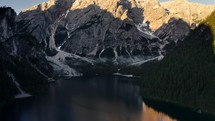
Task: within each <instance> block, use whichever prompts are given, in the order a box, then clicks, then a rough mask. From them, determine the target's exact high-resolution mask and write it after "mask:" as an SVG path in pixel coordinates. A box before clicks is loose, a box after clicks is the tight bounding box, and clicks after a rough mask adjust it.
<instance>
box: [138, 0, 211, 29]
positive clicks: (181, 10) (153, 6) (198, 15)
mask: <svg viewBox="0 0 215 121" xmlns="http://www.w3.org/2000/svg"><path fill="white" fill-rule="evenodd" d="M141 3H142V4H143V6H144V18H145V19H144V20H145V21H149V22H150V28H151V29H152V30H157V29H158V28H160V27H161V26H162V25H163V24H165V23H167V22H168V21H169V20H170V19H171V18H177V19H183V21H185V22H187V23H188V24H189V25H192V24H193V23H196V24H198V23H199V22H201V21H202V20H204V19H205V18H206V17H207V16H209V15H210V14H211V13H212V12H213V11H214V9H215V5H203V4H199V3H192V2H189V1H187V0H175V1H168V2H161V3H159V2H158V1H157V0H142V1H141Z"/></svg>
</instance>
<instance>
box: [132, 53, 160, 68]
mask: <svg viewBox="0 0 215 121" xmlns="http://www.w3.org/2000/svg"><path fill="white" fill-rule="evenodd" d="M163 58H164V56H163V55H160V56H157V57H154V58H150V59H147V60H143V61H139V62H135V63H132V64H131V65H132V66H141V65H142V64H144V63H147V62H150V61H154V60H158V61H161V60H163Z"/></svg>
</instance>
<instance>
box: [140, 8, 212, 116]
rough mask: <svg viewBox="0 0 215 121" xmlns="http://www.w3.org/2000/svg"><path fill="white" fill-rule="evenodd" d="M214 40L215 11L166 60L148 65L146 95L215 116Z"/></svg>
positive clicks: (144, 90)
mask: <svg viewBox="0 0 215 121" xmlns="http://www.w3.org/2000/svg"><path fill="white" fill-rule="evenodd" d="M214 38H215V12H213V14H212V15H211V16H209V17H208V18H207V19H206V20H205V21H204V22H203V23H202V24H201V25H199V26H198V27H197V28H196V29H195V30H193V31H192V32H191V34H190V35H189V36H188V37H187V39H186V40H185V41H184V42H183V43H181V45H179V46H178V47H177V48H176V49H175V50H174V51H172V52H171V53H170V54H169V55H167V56H166V57H165V58H164V59H163V60H162V61H160V62H154V63H148V64H146V65H144V69H143V71H142V76H143V81H142V82H141V85H142V88H141V89H142V90H141V92H142V95H143V96H144V97H146V98H152V99H161V100H166V101H171V102H174V103H179V104H181V105H185V106H189V107H192V108H196V109H198V108H200V109H202V110H204V111H209V112H213V113H214V112H215V88H214V87H215V56H214V52H215V49H214V47H215V41H214V40H215V39H214ZM213 51H214V52H213Z"/></svg>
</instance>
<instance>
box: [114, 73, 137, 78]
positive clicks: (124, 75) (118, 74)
mask: <svg viewBox="0 0 215 121" xmlns="http://www.w3.org/2000/svg"><path fill="white" fill-rule="evenodd" d="M113 75H114V76H123V77H128V78H133V77H134V75H132V74H131V75H126V74H121V73H114V74H113Z"/></svg>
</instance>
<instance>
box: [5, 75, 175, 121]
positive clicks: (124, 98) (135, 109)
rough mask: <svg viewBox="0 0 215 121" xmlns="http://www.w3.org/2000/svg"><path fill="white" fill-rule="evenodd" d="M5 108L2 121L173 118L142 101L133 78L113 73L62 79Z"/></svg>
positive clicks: (161, 120)
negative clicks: (41, 93)
mask: <svg viewBox="0 0 215 121" xmlns="http://www.w3.org/2000/svg"><path fill="white" fill-rule="evenodd" d="M8 109H9V110H8V111H5V115H4V116H5V117H4V118H5V119H4V121H175V120H174V119H172V118H170V117H169V116H167V115H165V114H163V113H159V112H157V111H155V110H154V109H152V108H150V107H148V106H147V105H145V104H144V103H143V101H142V99H141V97H140V95H139V87H138V85H137V80H136V79H131V78H124V77H116V76H114V77H92V78H75V79H72V80H61V81H59V82H58V83H55V84H53V85H51V87H50V93H49V94H48V95H45V96H41V97H35V98H30V99H24V100H19V101H17V102H15V103H14V105H13V106H11V107H10V108H8Z"/></svg>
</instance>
